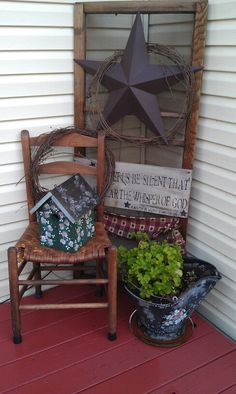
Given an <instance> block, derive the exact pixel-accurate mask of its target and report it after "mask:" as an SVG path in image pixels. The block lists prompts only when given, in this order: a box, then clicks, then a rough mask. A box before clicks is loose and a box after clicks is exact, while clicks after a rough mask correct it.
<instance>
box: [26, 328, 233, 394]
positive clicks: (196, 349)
mask: <svg viewBox="0 0 236 394" xmlns="http://www.w3.org/2000/svg"><path fill="white" fill-rule="evenodd" d="M211 336H212V341H210V338H211ZM219 337H221V334H219V333H217V334H216V333H215V332H211V333H209V334H208V335H205V336H204V337H201V338H196V339H195V340H193V341H191V342H189V343H188V344H187V346H182V347H179V348H177V349H175V350H173V349H171V350H170V349H163V348H156V347H152V346H146V345H144V344H143V343H141V342H140V341H130V342H128V343H126V344H125V345H121V346H118V347H117V348H114V349H111V350H110V351H109V352H106V353H103V354H101V355H97V356H95V357H93V358H92V359H91V358H90V359H88V360H87V361H84V362H83V364H82V365H81V364H80V376H78V378H76V376H77V375H76V373H75V371H76V368H78V364H77V363H76V364H74V365H71V366H70V367H69V368H68V367H67V368H65V369H63V370H60V371H58V372H55V373H54V374H51V375H47V379H45V378H43V377H42V378H41V379H40V380H38V381H36V382H32V383H30V384H29V385H27V386H26V387H24V388H25V393H27V394H28V393H30V390H31V392H32V390H35V388H36V385H39V384H40V387H41V388H43V389H44V388H46V385H47V387H48V389H50V388H51V387H53V388H54V389H55V390H59V387H60V393H61V394H63V393H66V392H68V382H67V381H66V379H65V377H66V376H67V379H68V377H69V378H70V379H69V381H70V390H71V392H74V393H80V392H82V391H83V392H85V393H89V394H90V393H96V394H98V393H110V392H112V393H115V394H120V393H121V392H133V389H134V388H135V393H137V394H143V393H144V392H147V391H148V390H150V389H152V388H153V387H156V386H157V385H161V384H163V383H166V382H167V381H168V380H169V379H171V378H172V379H173V377H176V376H181V374H182V373H183V371H185V373H186V372H190V371H191V370H193V369H194V368H196V367H197V366H199V365H201V363H202V360H203V358H204V361H205V362H207V361H208V362H209V361H211V360H214V359H216V358H217V357H219V356H221V355H222V353H223V354H225V353H227V352H229V351H231V350H232V349H233V347H234V345H233V344H232V342H230V341H228V343H227V342H226V343H225V342H223V343H222V342H221V341H219V342H218V343H215V341H216V340H217V339H219ZM114 360H116V362H114ZM94 370H96V373H94ZM157 371H158V375H157ZM72 376H73V379H72ZM108 379H109V380H108ZM45 380H46V382H47V383H46V382H45ZM203 384H204V383H203ZM66 385H67V387H66ZM99 386H100V388H99ZM18 390H19V393H22V392H23V391H22V388H20V387H19V388H18Z"/></svg>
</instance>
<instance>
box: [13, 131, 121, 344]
mask: <svg viewBox="0 0 236 394" xmlns="http://www.w3.org/2000/svg"><path fill="white" fill-rule="evenodd" d="M42 138H43V135H42V137H40V138H38V137H37V138H30V136H29V132H28V131H26V130H23V131H22V132H21V142H22V150H23V160H24V170H25V181H26V192H27V201H28V210H29V212H30V210H31V208H32V207H33V206H34V204H35V201H34V198H33V195H32V191H31V187H30V171H29V170H30V165H31V146H34V145H38V144H39V141H40V142H41V141H42ZM55 146H66V147H74V148H81V147H83V148H84V147H85V148H90V147H93V148H96V149H97V167H89V166H85V165H83V164H81V163H78V162H73V161H71V162H68V161H66V162H65V161H64V162H63V161H58V162H53V163H45V164H42V165H41V166H40V173H42V174H75V173H80V174H82V175H83V174H86V175H96V178H97V192H98V194H99V193H100V192H101V190H102V188H103V182H104V161H105V150H104V134H103V133H102V132H100V133H99V135H98V138H93V137H87V136H83V135H80V134H77V133H70V134H68V135H66V136H63V137H61V138H60V139H59V140H58V141H57V142H56V143H55ZM38 227H39V226H38V223H37V222H36V217H35V215H31V214H30V213H29V225H28V227H27V229H26V230H25V232H24V234H23V235H22V237H21V238H20V240H19V241H18V242H17V243H16V245H15V246H14V247H10V248H9V249H8V264H9V282H10V295H11V314H12V328H13V342H14V343H16V344H17V343H20V342H21V341H22V337H21V310H24V309H68V308H108V339H110V340H114V339H116V314H117V312H116V298H117V268H116V259H117V250H116V247H114V246H113V245H112V244H111V242H110V240H109V238H108V236H107V233H106V231H105V229H104V225H103V203H99V205H98V206H97V216H96V224H95V234H94V236H93V238H91V239H90V240H89V241H88V242H87V243H86V244H85V245H84V246H82V248H81V249H80V250H79V251H78V252H75V253H68V252H64V251H60V250H56V249H51V248H47V247H44V246H42V245H41V244H40V242H39V228H38ZM89 261H90V262H96V267H95V268H96V278H93V277H92V278H87V279H85V277H83V278H82V277H81V276H79V278H78V275H77V276H76V275H74V278H76V279H70V280H69V279H63V280H60V279H56V280H51V279H42V276H41V272H42V271H43V270H44V271H45V270H47V271H53V270H61V269H63V270H64V269H65V270H68V269H71V270H73V271H74V273H76V272H78V271H79V270H84V269H86V265H84V264H83V263H85V262H89ZM103 261H106V263H107V275H106V277H107V278H102V277H101V274H100V273H101V270H100V268H101V264H102V262H103ZM28 262H30V263H32V267H33V268H32V270H31V272H30V274H29V275H28V277H27V279H25V280H22V279H21V278H20V274H21V273H22V271H23V269H24V268H25V266H26V265H27V263H28ZM41 263H43V265H41ZM81 263H82V264H81ZM45 266H46V268H45ZM90 266H91V264H90ZM93 267H94V265H93ZM90 269H91V268H90ZM70 284H71V285H75V284H78V285H82V284H86V285H88V284H94V285H95V286H96V288H98V287H101V286H104V285H105V287H106V288H107V297H106V298H107V300H106V301H107V302H90V303H89V302H88V303H77V304H43V303H40V304H37V303H35V304H31V305H28V304H27V305H26V304H24V305H23V304H22V303H21V299H22V296H23V294H24V293H25V291H26V290H27V289H28V288H29V287H32V286H35V296H36V298H37V297H41V296H42V295H43V293H42V291H41V286H42V285H70Z"/></svg>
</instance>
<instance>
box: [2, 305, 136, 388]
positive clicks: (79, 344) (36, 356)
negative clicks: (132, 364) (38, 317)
mask: <svg viewBox="0 0 236 394" xmlns="http://www.w3.org/2000/svg"><path fill="white" fill-rule="evenodd" d="M94 312H95V311H94ZM97 312H98V313H92V314H89V313H87V314H81V315H80V318H78V317H77V319H76V318H74V319H71V320H67V321H65V322H64V323H61V324H59V326H58V329H59V330H61V333H60V335H59V336H58V338H59V337H61V338H63V337H64V338H65V339H64V341H63V340H62V342H61V343H60V342H57V341H52V344H53V343H54V345H52V344H50V342H49V341H48V339H47V337H45V336H44V340H45V342H46V343H48V347H45V350H44V351H39V352H37V353H34V352H32V353H31V354H29V350H27V349H29V347H28V346H29V345H28V346H26V345H25V344H24V342H23V343H22V346H21V348H22V347H24V348H25V349H24V350H23V349H22V350H21V349H18V352H19V355H20V354H21V357H22V358H21V359H20V357H19V358H18V360H17V361H15V362H14V361H13V363H11V364H10V365H9V364H8V365H6V366H1V367H0V369H1V377H2V378H3V379H2V378H1V382H0V389H1V391H5V390H9V389H10V390H13V392H15V391H16V392H17V390H20V391H19V392H22V390H24V389H26V390H27V387H28V385H29V384H30V385H31V384H33V385H34V383H33V382H37V381H38V380H39V379H41V378H42V377H44V376H45V377H46V376H49V377H51V376H52V375H53V373H54V371H55V369H56V370H62V371H63V370H64V367H65V365H71V366H73V365H74V364H75V363H78V365H79V368H80V366H81V367H82V365H83V362H84V359H85V360H86V359H87V360H89V359H90V358H92V357H93V356H94V355H99V354H103V352H108V351H109V350H110V349H113V348H116V347H117V346H121V345H122V344H123V345H124V346H125V345H127V344H128V343H129V342H132V343H133V337H132V334H131V333H128V332H127V327H126V324H125V322H124V318H123V319H121V321H120V327H119V328H120V330H119V338H120V339H119V345H118V344H117V343H116V341H113V342H111V341H108V340H107V338H106V330H107V326H106V320H107V317H106V315H107V311H106V313H104V312H103V311H97ZM96 318H97V321H96V320H95V319H96ZM68 325H71V326H70V327H68ZM89 327H91V328H89ZM53 329H54V332H55V330H56V331H58V329H57V328H56V327H55V326H54V327H51V329H50V327H48V328H47V329H46V330H45V329H42V334H44V335H45V334H46V336H47V335H49V334H50V338H51V339H52V336H55V333H54V334H53ZM69 332H70V335H71V337H69V335H68V333H69ZM66 333H67V335H66ZM35 334H36V333H35ZM39 334H40V333H39ZM38 337H39V335H37V338H38ZM50 338H49V339H50ZM27 339H29V338H27ZM39 341H40V342H41V344H40V346H41V348H42V345H43V340H42V339H41V340H40V338H39ZM30 342H31V343H32V345H31V346H32V347H33V348H34V343H33V342H32V340H30ZM8 347H9V344H8ZM36 347H37V348H39V349H40V347H39V346H37V345H36ZM26 348H27V349H26ZM24 354H25V355H26V357H24ZM45 355H47V357H48V358H47V362H45ZM43 359H44V361H43ZM18 368H19V373H15V374H14V376H13V377H12V379H9V373H10V370H12V369H18ZM79 375H80V373H79V374H78V373H77V375H76V376H77V377H79ZM76 380H77V378H76ZM67 389H68V390H70V383H69V382H68V383H67ZM36 392H37V388H35V393H36ZM50 392H51V393H56V391H55V390H54V388H53V387H50ZM59 392H60V390H59ZM69 392H71V391H69ZM67 393H68V391H67Z"/></svg>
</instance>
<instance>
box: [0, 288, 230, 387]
mask: <svg viewBox="0 0 236 394" xmlns="http://www.w3.org/2000/svg"><path fill="white" fill-rule="evenodd" d="M88 295H89V296H90V300H91V299H92V300H93V299H94V294H93V288H92V287H91V286H87V287H85V286H83V287H82V288H79V289H78V288H77V287H76V286H72V287H70V288H68V287H66V288H64V287H57V288H54V289H51V290H48V291H46V292H45V293H44V300H46V301H47V302H50V303H53V302H75V301H78V300H80V301H81V302H83V301H85V300H87V299H88ZM30 299H32V297H27V298H25V300H24V302H25V303H28V302H29V300H30ZM44 300H37V301H36V302H39V303H42V302H44ZM100 300H101V299H99V302H100ZM132 311H133V306H132V304H131V303H130V301H129V299H128V297H127V296H126V294H124V293H123V291H120V293H119V302H118V339H117V340H116V341H113V342H110V341H108V340H107V338H106V335H107V310H105V309H104V310H96V309H93V310H74V309H73V310H39V311H29V310H24V311H23V312H22V335H23V342H22V343H21V344H20V345H14V344H13V343H12V340H11V323H10V306H9V304H3V305H1V306H0V393H16V394H21V393H22V394H32V393H34V394H39V393H45V394H54V393H57V394H72V393H86V394H148V393H150V394H151V393H153V394H154V393H155V394H156V393H159V394H219V393H224V394H236V372H235V371H236V344H235V343H234V342H233V341H231V340H230V339H229V338H227V337H226V336H224V335H223V334H222V333H221V332H219V331H218V330H216V329H215V327H214V326H212V325H211V324H209V323H208V322H207V321H205V320H204V319H203V318H202V317H201V316H200V315H198V314H197V313H195V314H194V316H193V320H194V322H195V323H196V325H197V327H196V328H195V330H194V333H193V336H192V338H191V339H190V340H189V341H188V342H187V343H185V344H183V345H181V346H179V347H176V348H160V347H154V346H150V345H146V344H144V343H143V342H141V341H140V340H138V339H137V338H136V337H134V335H133V334H132V333H131V332H130V330H129V327H128V319H129V316H130V314H131V312H132Z"/></svg>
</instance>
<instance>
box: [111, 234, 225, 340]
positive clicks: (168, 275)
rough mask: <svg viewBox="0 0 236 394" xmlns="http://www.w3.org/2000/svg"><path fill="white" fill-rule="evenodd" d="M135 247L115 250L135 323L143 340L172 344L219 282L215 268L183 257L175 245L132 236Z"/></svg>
mask: <svg viewBox="0 0 236 394" xmlns="http://www.w3.org/2000/svg"><path fill="white" fill-rule="evenodd" d="M134 238H135V239H136V241H137V245H136V246H135V247H132V248H127V247H124V246H122V245H121V246H119V248H118V264H119V270H120V273H121V276H122V279H123V281H124V284H125V288H126V290H127V291H128V293H129V294H130V295H131V297H132V298H133V300H134V302H135V306H136V315H137V316H136V320H137V325H138V327H139V328H140V329H141V330H142V332H143V335H144V337H145V338H150V339H151V340H153V341H157V342H158V343H159V342H166V343H168V342H170V343H172V342H175V341H176V340H178V338H180V337H181V336H183V334H184V331H185V329H186V323H187V320H188V319H189V317H190V315H191V314H192V312H193V310H194V309H195V308H196V307H197V306H198V305H199V303H200V302H201V300H202V298H203V297H204V296H206V294H207V293H208V292H209V291H210V290H211V289H212V288H213V287H214V285H215V284H216V282H217V281H218V280H219V279H220V278H221V276H220V274H219V272H218V271H217V270H216V268H215V267H214V266H213V265H212V264H210V263H207V262H206V261H203V260H199V259H197V258H194V257H183V256H182V254H181V248H180V246H179V245H177V244H168V243H167V242H166V241H163V242H160V243H159V242H157V241H152V240H150V239H149V237H148V235H147V234H145V233H141V232H138V233H135V234H134Z"/></svg>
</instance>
